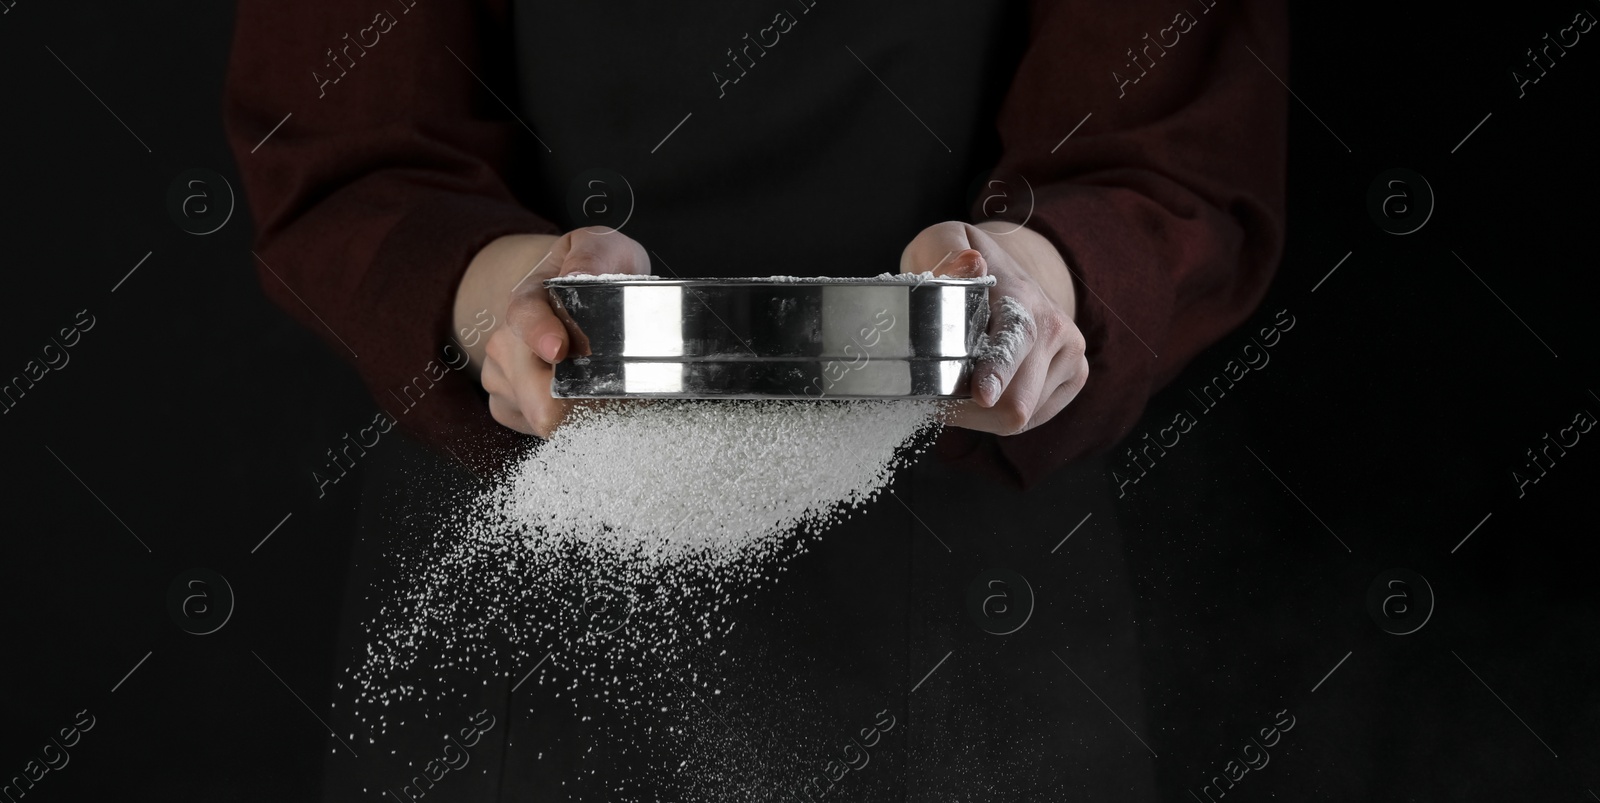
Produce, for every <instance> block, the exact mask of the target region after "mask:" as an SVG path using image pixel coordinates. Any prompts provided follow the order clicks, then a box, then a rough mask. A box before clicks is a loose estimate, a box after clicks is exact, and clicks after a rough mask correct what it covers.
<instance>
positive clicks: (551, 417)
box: [480, 331, 572, 438]
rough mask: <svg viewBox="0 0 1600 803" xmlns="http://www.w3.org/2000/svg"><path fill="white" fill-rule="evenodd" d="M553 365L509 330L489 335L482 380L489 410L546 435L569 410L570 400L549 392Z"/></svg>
mask: <svg viewBox="0 0 1600 803" xmlns="http://www.w3.org/2000/svg"><path fill="white" fill-rule="evenodd" d="M554 374H555V367H554V366H552V365H551V364H550V363H547V362H545V361H544V360H542V359H539V358H537V357H535V356H534V354H533V352H532V351H531V350H530V349H529V348H528V346H527V344H526V343H523V342H522V340H521V339H520V338H518V337H517V336H516V335H515V334H513V333H511V332H509V331H498V332H495V333H494V334H493V335H490V337H489V344H488V347H487V349H486V356H485V359H484V362H483V373H482V374H481V377H480V379H481V381H482V383H483V389H484V390H486V391H488V393H489V413H490V415H492V416H494V420H495V421H497V422H499V423H500V424H501V425H502V426H505V427H508V428H510V429H514V430H516V431H518V432H521V433H523V434H525V435H538V436H539V437H541V438H549V437H550V435H551V434H552V433H554V432H555V430H556V427H558V426H560V425H561V422H562V421H564V420H566V417H567V415H568V414H569V413H570V412H571V411H572V402H570V401H568V400H566V399H557V398H554V397H552V396H551V395H550V380H551V377H553V376H554Z"/></svg>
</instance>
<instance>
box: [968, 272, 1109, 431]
mask: <svg viewBox="0 0 1600 803" xmlns="http://www.w3.org/2000/svg"><path fill="white" fill-rule="evenodd" d="M1023 297H1024V298H1033V299H1034V303H1032V304H1029V303H1027V302H1025V301H1019V300H1017V299H1016V298H1013V297H1003V298H1002V300H1001V303H1000V304H999V305H998V307H999V309H998V310H997V312H996V313H995V316H994V322H993V323H992V325H991V331H990V333H989V338H990V343H991V346H990V349H991V351H996V352H998V354H994V355H992V356H991V357H990V358H989V359H986V360H983V361H981V362H979V363H978V364H977V365H976V366H974V369H973V400H972V401H970V402H963V403H960V404H958V405H956V407H955V408H954V409H953V410H952V412H951V414H950V416H949V418H948V421H949V423H951V424H953V425H955V426H961V427H967V428H969V429H978V430H983V431H985V432H993V433H995V434H998V435H1015V434H1018V433H1020V432H1026V431H1027V430H1030V429H1032V428H1034V427H1036V426H1038V425H1039V424H1042V423H1044V422H1045V421H1048V420H1050V419H1051V418H1052V417H1054V416H1055V415H1056V414H1057V413H1059V412H1061V410H1062V409H1063V408H1065V407H1066V406H1067V405H1068V404H1069V403H1071V402H1072V400H1073V399H1074V398H1076V397H1077V395H1078V392H1079V391H1081V390H1082V389H1083V386H1084V384H1085V382H1087V380H1088V375H1089V365H1088V359H1087V357H1086V355H1085V348H1084V340H1083V334H1082V332H1080V331H1079V330H1078V328H1077V326H1076V325H1075V324H1074V323H1073V322H1072V320H1071V319H1070V318H1068V317H1067V316H1066V314H1065V313H1063V312H1061V311H1059V310H1057V309H1056V308H1055V307H1054V306H1053V305H1052V304H1051V303H1050V302H1049V301H1048V300H1046V299H1044V298H1043V296H1042V294H1039V293H1037V292H1035V293H1031V294H1029V293H1024V294H1023ZM1030 310H1035V311H1037V312H1036V313H1035V312H1030ZM1035 314H1036V315H1037V319H1036V320H1035V319H1034V315H1035ZM1008 358H1013V359H1008Z"/></svg>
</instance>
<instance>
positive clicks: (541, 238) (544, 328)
mask: <svg viewBox="0 0 1600 803" xmlns="http://www.w3.org/2000/svg"><path fill="white" fill-rule="evenodd" d="M530 267H531V268H532V271H531V272H530V271H529V268H530ZM573 273H590V274H600V273H634V274H640V275H645V274H649V273H650V255H649V254H647V253H646V252H645V250H644V247H643V246H641V245H639V243H637V242H635V241H634V240H633V239H632V238H630V237H628V236H627V235H625V234H623V233H621V232H619V231H615V230H613V229H609V228H606V227H604V226H590V227H588V228H583V229H575V230H573V231H570V232H567V233H566V234H563V235H561V236H560V237H555V236H552V235H545V234H515V235H510V236H506V237H501V238H500V239H498V240H495V241H494V242H492V243H490V244H489V245H487V246H485V247H484V249H483V250H482V251H479V252H478V255H477V256H475V257H473V260H472V264H471V265H469V266H468V267H467V272H466V274H465V275H463V276H462V279H461V285H460V287H459V288H457V290H456V303H455V322H456V327H455V328H456V330H457V331H467V330H469V329H471V328H472V327H470V326H469V325H468V324H467V323H466V322H467V321H470V320H473V319H474V318H475V317H476V316H479V315H480V313H481V311H483V310H488V311H489V314H490V315H491V316H493V318H492V320H494V321H497V322H500V323H501V324H502V325H499V326H494V327H493V328H492V330H491V331H490V333H489V336H488V337H487V338H476V339H475V342H473V343H463V345H465V346H466V348H467V353H468V354H469V355H470V356H471V357H472V364H473V365H474V366H478V367H479V368H480V373H479V378H480V380H481V381H482V383H483V389H484V390H486V391H488V393H489V412H490V414H491V415H493V416H494V420H496V421H498V422H500V423H501V424H503V425H505V426H507V427H510V428H511V429H514V430H516V431H518V432H522V433H525V434H528V435H538V436H539V437H541V438H548V437H550V434H551V433H552V432H554V431H555V428H556V427H557V426H560V424H561V422H562V421H564V420H565V419H566V417H567V414H568V413H569V412H571V410H572V406H573V404H574V402H573V401H571V400H568V399H557V398H554V397H552V396H551V395H550V382H551V377H552V376H553V375H554V372H555V368H554V366H555V364H556V363H558V362H560V361H561V360H563V359H565V358H566V356H567V349H568V343H567V330H566V327H565V326H564V325H563V324H562V323H561V320H560V319H559V318H557V317H556V313H555V310H554V309H553V308H552V307H551V305H550V294H549V292H548V291H546V290H545V288H544V280H545V279H551V278H554V277H557V276H566V275H568V274H573Z"/></svg>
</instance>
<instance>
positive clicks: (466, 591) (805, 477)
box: [351, 401, 941, 736]
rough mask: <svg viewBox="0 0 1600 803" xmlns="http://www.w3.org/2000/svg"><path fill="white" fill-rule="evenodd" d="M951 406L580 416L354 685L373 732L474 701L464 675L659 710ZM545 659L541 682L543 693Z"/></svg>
mask: <svg viewBox="0 0 1600 803" xmlns="http://www.w3.org/2000/svg"><path fill="white" fill-rule="evenodd" d="M940 408H941V405H940V403H939V402H933V401H895V402H888V401H821V402H819V401H763V402H745V401H741V402H728V401H721V402H714V401H656V402H649V403H619V404H609V405H605V406H602V407H598V408H596V409H589V410H580V411H579V412H577V413H576V414H575V415H574V416H573V417H572V418H571V419H570V420H569V421H568V422H567V423H565V424H563V425H562V426H561V427H560V428H559V429H558V430H557V431H556V433H555V435H554V436H553V437H552V438H551V439H550V440H549V441H547V442H545V443H542V444H540V445H539V446H537V447H535V448H534V449H533V450H532V451H531V452H530V453H528V454H527V455H526V456H525V457H523V458H522V459H521V460H520V462H518V463H517V465H515V466H514V467H513V468H512V470H511V472H510V475H509V476H508V478H507V479H506V480H504V481H503V482H502V483H501V484H500V485H498V486H496V487H493V488H491V489H490V490H487V491H485V492H483V493H481V494H480V495H478V496H477V497H476V498H475V499H473V500H472V501H471V502H470V503H469V504H467V505H466V506H464V508H463V509H461V510H460V511H459V512H458V513H457V514H456V515H455V516H454V517H453V522H452V523H451V524H449V525H447V526H445V527H444V528H442V529H441V531H440V532H438V533H437V535H436V537H435V543H434V548H433V551H432V553H431V554H428V555H424V556H420V557H418V558H414V559H409V560H408V566H407V568H406V570H405V573H406V574H407V575H408V576H406V577H404V578H402V584H401V585H400V588H401V591H400V592H399V593H398V594H397V595H396V598H394V599H392V600H391V601H390V602H389V603H388V604H386V605H385V606H384V607H383V609H382V610H381V611H380V613H379V615H378V616H377V617H376V619H375V620H374V621H372V622H370V623H368V631H369V634H370V636H371V640H370V641H369V643H368V645H367V655H366V660H365V662H364V663H362V664H361V665H360V666H358V667H354V668H353V669H352V672H351V674H352V680H353V681H354V685H355V687H356V695H355V697H356V699H355V704H356V708H357V714H358V716H360V717H361V718H362V719H363V720H364V721H365V722H366V723H367V724H368V725H370V726H371V727H372V730H373V735H374V736H376V735H381V734H382V733H383V732H385V731H386V730H387V721H386V720H385V718H384V716H383V712H382V707H383V706H387V705H389V704H390V703H391V702H398V701H400V700H405V699H415V698H422V699H424V700H426V699H428V698H433V697H444V696H449V695H459V694H461V693H464V692H466V691H467V690H466V689H462V688H449V687H450V686H451V681H449V680H446V679H445V678H444V676H446V675H448V674H449V673H450V672H452V671H455V672H459V671H461V670H463V669H466V670H470V671H471V672H472V674H473V675H475V676H477V677H478V678H479V680H478V681H477V684H478V685H480V686H481V684H482V682H483V681H482V678H492V677H496V676H498V677H500V678H506V679H509V680H510V681H512V682H515V681H516V680H517V678H518V677H521V678H522V681H523V682H524V683H525V684H528V685H524V686H523V688H524V689H532V688H533V687H534V686H535V685H537V684H543V683H544V682H546V680H547V678H549V677H560V678H562V684H563V692H564V693H566V694H567V695H568V696H569V697H574V698H576V692H577V689H578V688H579V687H580V686H582V687H586V691H585V692H584V693H585V694H586V695H587V699H590V700H593V699H597V698H598V699H604V700H605V701H607V702H611V703H615V704H618V705H620V706H623V707H625V708H638V709H639V710H641V711H645V710H646V709H644V708H641V707H640V704H644V705H646V706H653V705H654V703H653V702H652V695H653V694H654V693H655V690H656V689H657V688H659V687H660V686H661V685H662V684H661V674H660V673H661V671H662V669H663V665H664V668H665V669H666V670H669V671H677V670H679V669H681V668H682V667H681V659H682V658H683V656H685V655H687V654H688V653H689V652H690V651H692V650H694V649H696V648H698V647H700V646H702V645H703V644H705V643H706V642H707V641H708V640H710V639H712V638H713V637H715V636H717V635H719V634H721V633H725V632H727V630H728V628H729V627H731V626H732V622H730V621H728V620H726V619H725V618H724V617H723V616H722V614H721V613H720V609H721V607H722V606H723V605H724V604H726V603H727V602H729V601H730V600H734V599H739V598H742V597H743V595H745V594H747V593H748V591H749V589H750V588H751V586H752V585H753V584H754V581H756V580H758V579H760V578H761V577H762V576H764V574H765V572H766V571H767V570H771V569H773V568H774V567H775V566H776V565H777V564H780V563H781V562H782V561H783V560H784V559H785V558H786V557H788V556H790V555H792V554H794V553H795V552H796V551H798V550H803V549H804V548H805V539H804V538H803V537H802V536H805V535H818V534H820V533H821V532H822V531H823V530H824V529H826V528H827V527H828V526H829V525H830V524H831V523H833V522H834V521H837V520H839V519H841V518H843V517H844V516H846V515H848V514H849V513H850V511H851V510H853V509H856V508H859V507H861V506H862V505H864V504H866V503H867V502H869V501H871V500H872V499H873V498H874V497H875V496H876V495H877V494H878V492H879V491H880V490H881V489H882V488H883V487H884V486H885V485H887V484H888V482H889V481H890V479H891V477H892V474H893V472H894V471H895V470H896V469H897V468H898V467H900V466H902V465H903V464H905V463H906V462H907V461H908V460H909V459H911V457H912V456H913V454H914V453H915V451H917V450H919V449H918V448H917V447H918V445H919V444H921V443H925V438H927V437H930V436H931V435H932V434H933V433H934V432H935V431H936V430H937V428H938V426H939V425H938V423H937V416H938V413H939V411H940ZM777 570H779V571H781V567H779V568H778V569H777ZM547 655H548V658H549V660H548V661H542V659H543V658H545V657H546V656H547ZM536 662H539V667H540V669H539V672H538V673H537V677H532V676H531V675H532V673H530V674H529V675H527V676H525V675H524V673H528V672H529V670H530V667H534V666H535V665H536ZM430 664H433V665H432V666H430ZM618 667H634V668H636V669H633V670H619V669H618ZM706 693H708V694H709V693H712V691H711V690H706ZM559 695H560V693H558V696H559ZM374 707H376V710H375V709H374ZM641 716H643V714H641ZM352 736H353V735H352ZM624 736H625V735H624Z"/></svg>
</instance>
